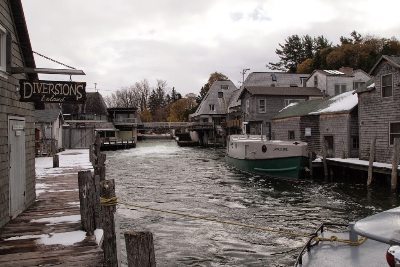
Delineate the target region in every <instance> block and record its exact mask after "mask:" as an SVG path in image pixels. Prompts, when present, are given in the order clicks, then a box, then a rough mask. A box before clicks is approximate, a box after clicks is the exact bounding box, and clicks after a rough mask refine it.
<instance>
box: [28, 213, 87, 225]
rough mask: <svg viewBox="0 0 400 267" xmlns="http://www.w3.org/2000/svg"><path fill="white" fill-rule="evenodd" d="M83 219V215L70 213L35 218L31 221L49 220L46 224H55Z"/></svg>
mask: <svg viewBox="0 0 400 267" xmlns="http://www.w3.org/2000/svg"><path fill="white" fill-rule="evenodd" d="M80 220H81V215H68V216H59V217H49V218H41V219H33V220H31V222H36V223H40V222H48V224H46V225H54V224H59V223H74V222H79V221H80Z"/></svg>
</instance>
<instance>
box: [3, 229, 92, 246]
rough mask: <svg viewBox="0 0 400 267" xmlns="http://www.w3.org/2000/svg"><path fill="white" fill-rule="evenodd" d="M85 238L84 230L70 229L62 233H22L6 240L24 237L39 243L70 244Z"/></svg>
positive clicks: (22, 238)
mask: <svg viewBox="0 0 400 267" xmlns="http://www.w3.org/2000/svg"><path fill="white" fill-rule="evenodd" d="M85 238H86V232H85V231H72V232H64V233H50V234H42V235H23V236H13V237H10V238H6V239H5V240H6V241H12V240H24V239H36V240H35V242H36V243H37V244H41V245H63V246H72V245H73V244H76V243H78V242H82V241H83V240H85Z"/></svg>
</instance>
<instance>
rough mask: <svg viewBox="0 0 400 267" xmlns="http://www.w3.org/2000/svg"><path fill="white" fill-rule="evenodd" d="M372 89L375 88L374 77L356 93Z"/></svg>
mask: <svg viewBox="0 0 400 267" xmlns="http://www.w3.org/2000/svg"><path fill="white" fill-rule="evenodd" d="M372 90H375V82H374V79H370V80H369V81H367V82H366V83H365V86H363V87H361V88H359V89H357V90H356V91H355V92H354V93H355V94H361V93H365V92H370V91H372Z"/></svg>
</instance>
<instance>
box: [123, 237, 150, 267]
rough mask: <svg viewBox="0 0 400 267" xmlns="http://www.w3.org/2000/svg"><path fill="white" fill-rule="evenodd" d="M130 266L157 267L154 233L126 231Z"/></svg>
mask: <svg viewBox="0 0 400 267" xmlns="http://www.w3.org/2000/svg"><path fill="white" fill-rule="evenodd" d="M124 236H125V245H126V254H127V258H128V267H155V266H156V258H155V255H154V244H153V234H152V233H151V232H134V231H127V232H125V233H124Z"/></svg>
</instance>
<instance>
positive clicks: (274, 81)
mask: <svg viewBox="0 0 400 267" xmlns="http://www.w3.org/2000/svg"><path fill="white" fill-rule="evenodd" d="M309 76H310V74H297V73H287V72H252V73H250V74H249V75H248V76H247V78H246V80H245V81H244V84H243V87H250V86H251V87H305V86H306V80H307V79H308V77H309ZM311 87H312V86H311Z"/></svg>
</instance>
